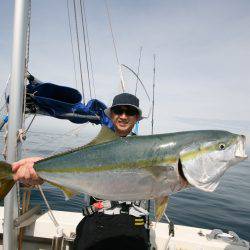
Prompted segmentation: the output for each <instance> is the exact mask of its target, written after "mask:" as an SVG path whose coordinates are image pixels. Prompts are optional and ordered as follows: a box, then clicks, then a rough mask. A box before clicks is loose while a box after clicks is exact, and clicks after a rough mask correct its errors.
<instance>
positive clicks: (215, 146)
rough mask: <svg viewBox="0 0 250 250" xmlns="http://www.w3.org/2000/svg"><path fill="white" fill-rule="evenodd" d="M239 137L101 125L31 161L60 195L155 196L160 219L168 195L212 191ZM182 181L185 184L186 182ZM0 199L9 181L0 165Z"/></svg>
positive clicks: (236, 156) (241, 144) (235, 153)
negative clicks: (137, 132) (74, 144)
mask: <svg viewBox="0 0 250 250" xmlns="http://www.w3.org/2000/svg"><path fill="white" fill-rule="evenodd" d="M246 157H247V156H246V153H245V137H244V136H243V135H237V134H232V133H229V132H226V131H216V130H204V131H187V132H178V133H169V134H159V135H149V136H130V137H124V138H120V137H118V136H117V135H116V134H115V133H113V132H112V131H111V130H109V129H107V128H106V127H103V128H102V129H101V132H100V133H99V135H98V136H97V137H96V138H95V139H94V140H93V141H92V142H90V143H89V144H87V145H85V146H83V147H80V148H77V149H74V150H71V151H68V152H65V153H61V154H58V155H54V156H51V157H48V158H45V159H43V160H40V161H38V162H36V163H35V165H34V168H35V170H36V172H37V173H38V175H39V177H41V178H42V179H43V180H44V181H47V182H49V183H51V184H53V185H55V186H57V187H59V188H61V189H62V190H63V191H64V192H65V193H66V194H71V193H85V194H88V195H92V196H95V197H98V198H100V199H108V200H129V201H133V200H143V199H146V200H148V199H154V200H156V212H157V213H156V216H157V217H158V219H159V218H160V217H161V215H162V213H163V211H164V210H165V206H166V203H167V197H168V195H170V194H172V193H174V192H178V191H180V190H182V189H184V188H186V187H187V186H194V187H197V188H199V189H202V190H204V191H213V190H214V189H215V188H216V187H217V185H218V183H219V180H220V177H221V176H222V175H223V174H224V172H225V171H226V170H227V169H228V168H229V167H230V166H231V165H234V164H236V163H238V162H240V161H242V160H243V159H245V158H246ZM185 183H188V185H186V184H185ZM0 184H1V187H0V197H1V198H3V197H4V196H5V195H6V193H7V192H8V191H9V189H10V188H11V187H12V185H13V180H12V172H11V168H10V165H9V164H8V163H5V162H1V163H0Z"/></svg>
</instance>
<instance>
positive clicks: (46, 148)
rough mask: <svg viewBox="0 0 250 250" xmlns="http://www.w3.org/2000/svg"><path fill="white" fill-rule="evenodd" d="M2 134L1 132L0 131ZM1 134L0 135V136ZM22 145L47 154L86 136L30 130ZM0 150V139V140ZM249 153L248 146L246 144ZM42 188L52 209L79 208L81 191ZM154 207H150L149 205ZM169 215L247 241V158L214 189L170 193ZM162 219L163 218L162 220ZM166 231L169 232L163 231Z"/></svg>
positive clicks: (27, 152) (36, 199)
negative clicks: (71, 194)
mask: <svg viewBox="0 0 250 250" xmlns="http://www.w3.org/2000/svg"><path fill="white" fill-rule="evenodd" d="M1 135H2V134H1ZM1 137H2V136H1ZM27 138H28V139H27V140H26V141H25V143H24V145H23V157H25V156H48V155H51V154H53V153H55V152H60V151H64V150H67V149H69V148H72V147H76V146H80V145H84V144H85V142H86V139H83V138H81V137H80V136H78V135H77V134H68V135H61V134H56V133H32V132H30V133H29V135H28V136H27ZM0 145H1V150H2V148H3V141H1V144H0ZM247 153H248V155H250V148H249V147H248V148H247ZM43 190H44V192H45V195H46V197H47V199H48V201H49V204H50V206H51V208H52V209H55V210H62V211H75V212H81V207H82V205H83V204H84V202H85V199H84V198H85V197H84V195H79V196H75V197H74V198H72V199H70V200H68V201H65V198H64V196H63V193H62V192H61V191H60V190H58V189H56V188H54V187H53V186H50V185H47V184H44V185H43ZM37 203H38V204H41V206H42V208H43V209H44V210H46V209H47V208H46V205H45V203H44V201H43V199H42V198H41V195H40V193H39V191H38V190H33V191H32V196H31V204H32V205H34V204H37ZM151 210H153V209H151ZM167 215H168V217H169V218H170V219H171V220H172V221H173V222H174V223H175V224H181V225H187V226H194V227H201V228H208V229H216V228H217V229H222V230H223V231H225V232H228V231H234V232H236V233H237V234H238V235H239V236H240V237H241V238H243V239H245V240H248V241H250V160H249V158H248V159H246V160H245V161H244V162H241V163H240V164H238V165H236V166H234V167H232V168H230V169H229V170H228V171H227V172H226V174H225V175H224V176H223V177H222V179H221V182H220V185H219V187H218V188H217V189H216V191H215V192H213V193H206V192H202V191H199V190H197V189H194V188H191V189H189V190H185V191H182V192H179V193H177V194H174V195H172V196H171V197H170V202H169V205H168V208H167ZM163 221H164V220H163ZM166 233H168V232H166Z"/></svg>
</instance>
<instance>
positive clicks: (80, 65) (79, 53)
mask: <svg viewBox="0 0 250 250" xmlns="http://www.w3.org/2000/svg"><path fill="white" fill-rule="evenodd" d="M73 3H74V16H75V29H76V41H77V51H78V61H79V68H80V76H81V85H82V96H83V104H85V94H84V87H83V76H82V61H81V51H80V44H79V34H78V25H77V16H76V3H75V0H73Z"/></svg>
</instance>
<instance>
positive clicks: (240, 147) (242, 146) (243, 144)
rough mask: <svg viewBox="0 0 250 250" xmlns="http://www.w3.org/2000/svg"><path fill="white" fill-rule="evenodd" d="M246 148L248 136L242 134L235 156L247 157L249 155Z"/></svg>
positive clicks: (239, 157)
mask: <svg viewBox="0 0 250 250" xmlns="http://www.w3.org/2000/svg"><path fill="white" fill-rule="evenodd" d="M245 148H246V137H245V136H244V135H240V136H239V139H238V142H237V146H236V149H235V157H236V158H238V159H246V158H247V157H248V156H247V154H246V151H245Z"/></svg>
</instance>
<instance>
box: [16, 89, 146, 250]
mask: <svg viewBox="0 0 250 250" xmlns="http://www.w3.org/2000/svg"><path fill="white" fill-rule="evenodd" d="M105 114H106V115H107V116H108V117H109V118H110V119H111V120H112V122H113V125H114V130H115V133H117V134H118V135H119V136H120V137H126V136H128V135H132V129H133V127H134V125H135V124H136V122H137V121H139V120H141V119H142V112H141V109H140V108H139V99H138V98H137V97H136V96H134V95H132V94H128V93H122V94H119V95H117V96H115V97H114V99H113V103H112V106H111V107H110V108H108V109H106V110H105ZM39 159H40V158H34V157H33V158H27V159H23V160H21V161H19V162H16V163H13V167H12V169H13V172H15V174H14V179H15V180H26V181H29V182H30V181H31V180H32V182H33V184H34V183H41V182H42V181H41V180H40V179H39V178H38V176H37V174H36V172H35V170H34V168H33V165H34V162H36V161H37V160H39ZM83 213H84V215H85V217H84V218H83V220H82V221H81V222H80V223H79V225H78V226H77V230H76V239H75V242H74V249H76V250H80V249H88V250H97V249H105V250H108V249H109V250H111V249H116V250H119V249H120V250H123V249H124V250H125V249H126V250H127V249H136V250H140V249H141V250H142V249H143V250H144V249H148V245H149V234H148V231H147V229H146V227H145V221H146V219H145V218H146V215H147V211H146V210H145V209H143V208H142V207H140V202H134V203H133V202H124V201H116V202H114V201H112V202H111V201H100V200H97V199H96V198H94V197H91V199H90V206H88V207H84V208H83Z"/></svg>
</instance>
